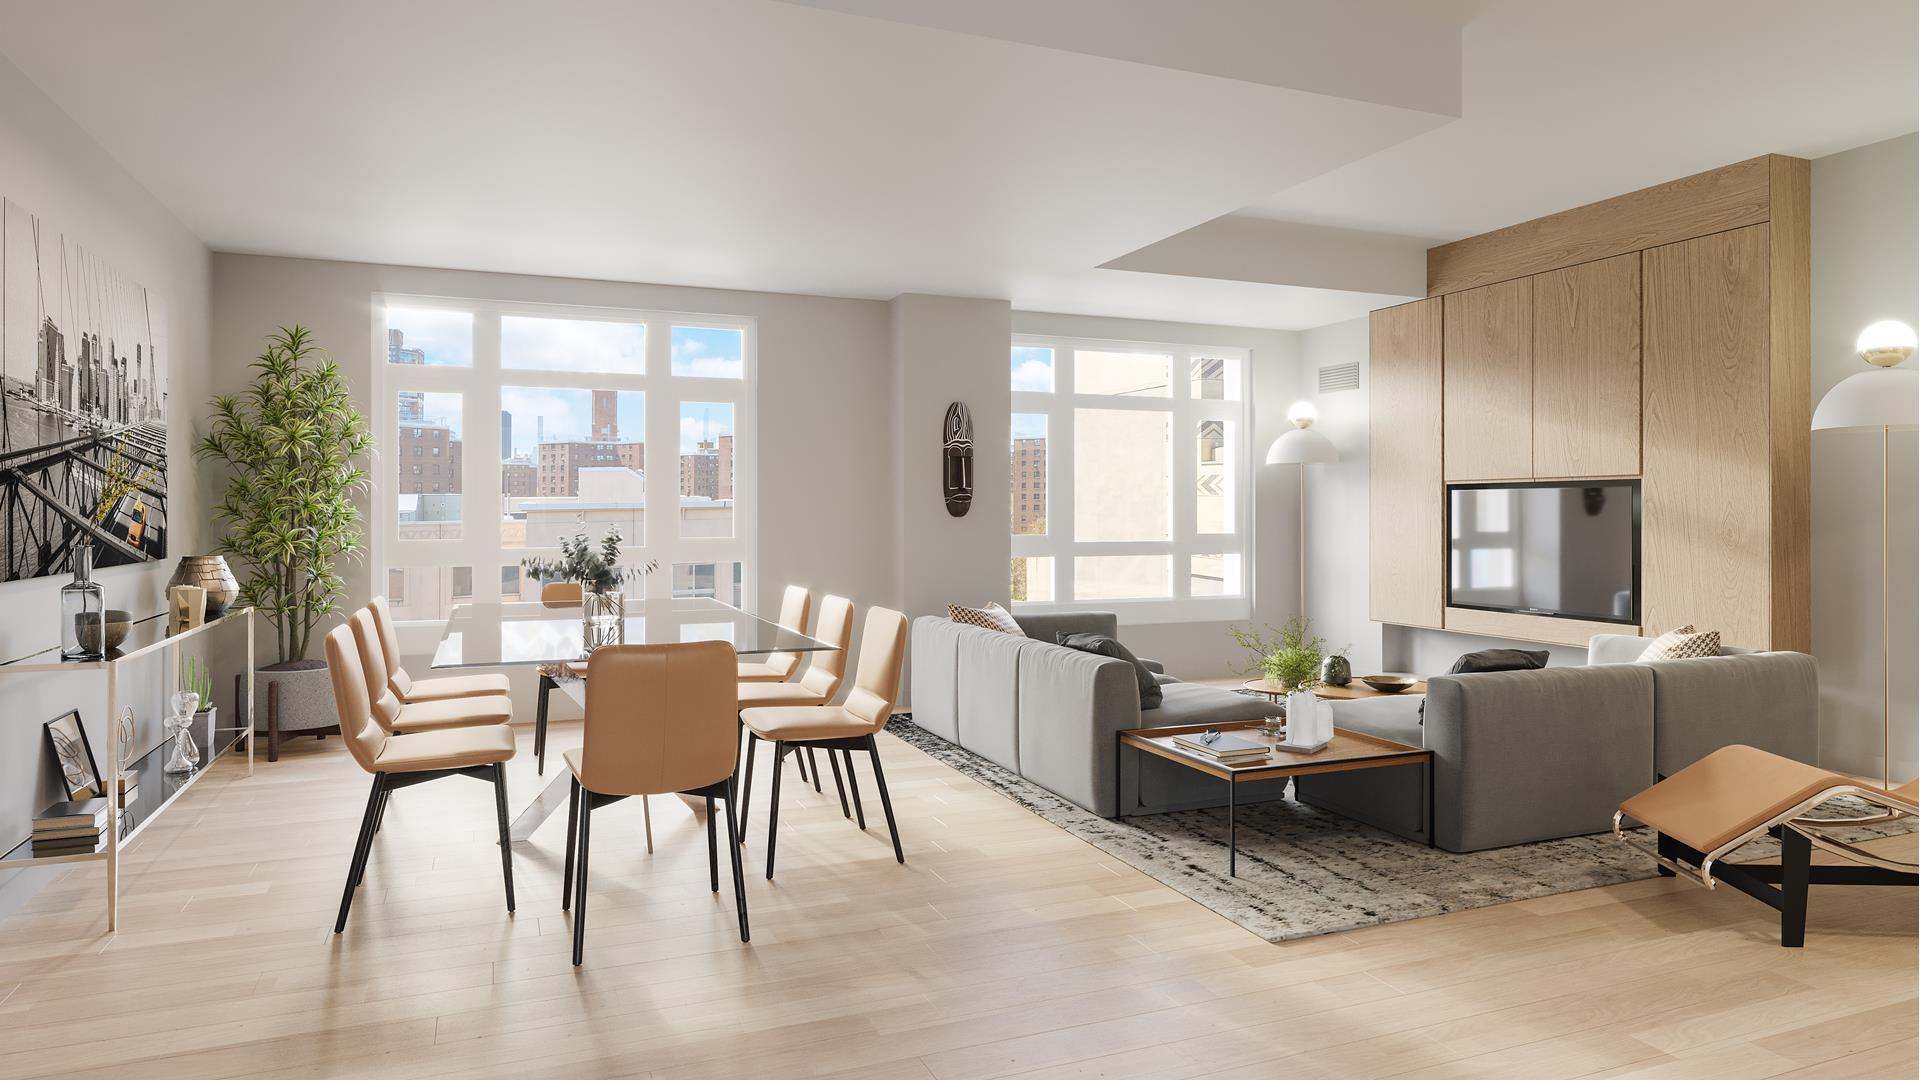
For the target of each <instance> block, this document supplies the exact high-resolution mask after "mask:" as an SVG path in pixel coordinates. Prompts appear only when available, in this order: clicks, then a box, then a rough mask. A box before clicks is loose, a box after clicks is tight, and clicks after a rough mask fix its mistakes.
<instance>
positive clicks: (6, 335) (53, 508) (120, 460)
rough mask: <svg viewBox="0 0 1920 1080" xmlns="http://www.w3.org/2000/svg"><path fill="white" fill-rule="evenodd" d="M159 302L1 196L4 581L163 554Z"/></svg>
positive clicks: (0, 569) (0, 554) (0, 535)
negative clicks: (88, 561)
mask: <svg viewBox="0 0 1920 1080" xmlns="http://www.w3.org/2000/svg"><path fill="white" fill-rule="evenodd" d="M167 351H168V350H167V331H166V320H165V306H164V305H163V304H162V303H160V301H159V299H158V298H157V297H155V296H154V295H153V294H152V293H150V292H149V291H148V290H146V289H144V288H142V287H141V286H140V285H139V284H137V283H135V282H133V281H131V280H129V279H127V278H126V277H125V276H124V275H122V274H121V273H120V272H119V271H118V270H117V269H116V268H115V267H113V266H112V265H111V264H109V263H108V262H106V261H105V260H104V259H102V258H101V257H100V256H99V255H97V254H95V253H94V252H93V251H91V250H90V249H88V248H86V247H83V246H82V245H81V244H80V243H79V242H77V241H76V240H75V239H74V238H73V237H72V236H69V235H66V234H63V233H62V232H61V231H60V230H59V229H58V228H56V227H55V226H54V225H52V224H50V223H49V222H48V221H46V220H45V219H43V218H40V217H38V216H36V215H35V214H33V213H32V212H31V211H29V210H28V209H27V208H25V207H23V206H21V205H20V204H18V203H15V202H13V201H11V200H0V581H17V580H20V579H23V578H35V577H44V576H46V575H49V574H64V573H68V572H70V571H71V570H72V568H73V561H72V559H73V551H74V548H75V547H76V546H77V545H78V544H79V543H80V542H81V541H83V540H85V541H90V542H91V543H92V545H93V550H94V562H95V565H96V566H102V567H105V566H121V565H125V564H127V563H138V562H148V561H151V560H155V559H161V558H164V557H165V556H166V553H167V366H166V365H167V359H168V357H167Z"/></svg>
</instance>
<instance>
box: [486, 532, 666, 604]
mask: <svg viewBox="0 0 1920 1080" xmlns="http://www.w3.org/2000/svg"><path fill="white" fill-rule="evenodd" d="M622 539H623V537H621V535H620V527H619V526H617V525H616V526H614V527H613V528H611V529H609V530H607V535H605V536H603V537H601V538H600V544H599V546H598V547H595V546H594V544H593V542H592V541H591V540H588V539H587V534H586V533H575V534H574V536H573V539H571V540H562V541H560V557H559V558H557V559H541V558H527V559H522V560H520V569H522V570H524V571H525V572H526V574H527V576H528V577H530V578H533V579H534V580H535V581H538V582H541V583H543V584H544V583H546V582H551V581H577V582H579V583H580V587H581V588H582V589H585V590H586V591H587V592H591V593H607V592H612V591H613V590H614V589H616V588H618V587H619V586H620V585H622V584H623V583H625V582H627V581H629V580H633V579H638V578H643V577H646V576H647V575H648V574H651V573H653V572H654V571H655V570H657V569H659V567H660V563H659V560H657V559H648V560H647V561H646V562H645V563H643V564H641V565H639V566H628V567H623V566H621V565H620V541H621V540H622Z"/></svg>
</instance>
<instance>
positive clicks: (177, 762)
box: [165, 713, 200, 776]
mask: <svg viewBox="0 0 1920 1080" xmlns="http://www.w3.org/2000/svg"><path fill="white" fill-rule="evenodd" d="M167 726H168V727H170V728H172V729H173V753H171V754H169V755H168V756H167V764H166V767H165V771H166V772H167V773H168V774H169V775H173V776H179V775H181V774H183V773H191V772H192V771H193V770H194V769H195V768H196V767H197V766H198V765H199V764H200V748H199V747H198V746H196V745H194V742H193V714H192V713H187V714H186V715H185V716H180V715H178V714H176V715H174V716H169V717H168V718H167Z"/></svg>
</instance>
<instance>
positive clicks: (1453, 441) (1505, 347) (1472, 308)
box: [1444, 278, 1533, 481]
mask: <svg viewBox="0 0 1920 1080" xmlns="http://www.w3.org/2000/svg"><path fill="white" fill-rule="evenodd" d="M1444 300H1445V302H1446V332H1445V338H1446V364H1445V366H1446V394H1445V397H1446V409H1445V417H1446V477H1447V479H1448V480H1449V481H1463V480H1513V479H1525V478H1527V477H1530V476H1532V475H1533V287H1532V284H1531V282H1530V281H1529V280H1528V279H1526V278H1520V279H1519V280H1516V281H1503V282H1501V283H1500V284H1498V285H1486V286H1483V287H1481V288H1478V289H1468V290H1466V291H1465V292H1457V293H1450V294H1448V295H1447V296H1446V297H1444Z"/></svg>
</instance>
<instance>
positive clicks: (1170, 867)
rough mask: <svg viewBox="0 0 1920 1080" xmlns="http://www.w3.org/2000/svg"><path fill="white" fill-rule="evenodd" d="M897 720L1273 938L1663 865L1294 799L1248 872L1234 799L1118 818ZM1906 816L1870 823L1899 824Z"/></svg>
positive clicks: (991, 780)
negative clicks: (1475, 838) (1231, 831)
mask: <svg viewBox="0 0 1920 1080" xmlns="http://www.w3.org/2000/svg"><path fill="white" fill-rule="evenodd" d="M887 731H888V732H890V733H891V734H893V735H895V736H898V737H899V738H900V740H901V741H903V742H905V743H907V744H909V745H911V746H913V747H915V748H916V749H919V750H921V751H923V752H924V753H926V754H927V755H928V756H930V757H932V758H934V759H936V760H938V761H940V762H942V763H943V764H946V765H948V766H950V767H952V768H953V769H955V770H957V771H959V772H961V773H964V774H966V775H967V776H969V777H971V778H973V779H974V780H976V781H978V782H979V783H981V784H984V785H986V786H987V787H989V788H992V789H993V790H995V791H997V792H999V793H1000V794H1002V795H1004V796H1006V797H1007V798H1009V799H1011V800H1013V801H1014V802H1016V803H1019V804H1020V805H1021V806H1024V807H1026V808H1027V809H1028V810H1030V811H1032V812H1033V813H1034V814H1036V815H1038V816H1039V817H1041V818H1043V819H1045V820H1046V821H1049V822H1051V823H1053V824H1054V825H1057V826H1059V827H1060V828H1062V829H1065V830H1066V831H1067V832H1070V833H1072V834H1073V835H1075V836H1077V837H1079V838H1080V839H1082V840H1085V841H1086V842H1087V843H1089V844H1092V845H1093V846H1094V847H1097V848H1099V849H1100V850H1102V851H1104V852H1106V853H1107V854H1109V855H1112V856H1114V857H1115V858H1118V859H1120V860H1121V861H1123V862H1125V863H1127V864H1128V865H1129V866H1132V867H1134V868H1135V869H1137V870H1139V871H1141V872H1142V873H1145V874H1147V875H1148V876H1150V877H1152V878H1154V879H1155V880H1157V881H1160V882H1162V883H1163V884H1165V885H1167V886H1169V887H1171V888H1172V889H1174V890H1175V891H1177V892H1179V893H1181V894H1182V895H1184V896H1186V897H1188V898H1189V899H1191V900H1194V901H1196V902H1198V903H1201V904H1204V905H1206V906H1207V907H1209V908H1211V909H1213V910H1214V911H1216V912H1218V913H1220V914H1221V915H1223V916H1225V917H1226V918H1228V919H1231V920H1233V921H1234V922H1236V923H1238V924H1239V925H1241V926H1243V927H1245V928H1246V929H1248V930H1250V931H1252V932H1253V933H1255V934H1258V935H1260V936H1261V937H1263V938H1265V939H1267V940H1268V941H1285V940H1289V939H1292V938H1303V937H1314V936H1316V935H1319V934H1333V933H1338V932H1340V931H1343V930H1353V929H1357V928H1359V927H1363V926H1375V925H1379V924H1381V923H1390V922H1400V921H1402V920H1406V919H1419V918H1425V917H1426V916H1428V915H1440V914H1444V913H1446V912H1449V911H1464V910H1467V909H1469V908H1477V907H1487V906H1489V905H1492V904H1504V903H1507V902H1509V901H1513V900H1526V899H1530V898H1532V897H1536V896H1551V895H1553V894H1555V893H1565V892H1574V891H1576V890H1579V889H1591V888H1595V887H1597V886H1600V885H1618V884H1621V883H1623V882H1628V881H1638V880H1641V879H1644V878H1650V877H1653V876H1654V867H1653V863H1652V861H1651V860H1650V859H1649V858H1648V857H1647V856H1645V855H1644V854H1642V853H1641V852H1640V851H1639V850H1638V849H1636V848H1634V847H1633V846H1631V845H1628V844H1625V843H1622V842H1620V841H1618V840H1615V839H1614V838H1613V837H1612V836H1611V835H1601V836H1581V837H1573V838H1571V839H1566V840H1547V841H1542V842H1540V843H1536V844H1522V845H1519V846H1517V847H1510V848H1499V849H1497V850H1493V851H1477V852H1472V853H1470V854H1466V855H1456V854H1453V853H1452V852H1449V851H1443V850H1441V849H1439V848H1430V847H1427V846H1425V845H1422V844H1416V843H1413V842H1412V841H1408V840H1403V839H1401V838H1400V837H1397V836H1394V835H1392V834H1391V833H1386V832H1382V831H1381V830H1379V829H1376V828H1373V827H1372V826H1370V825H1363V824H1360V823H1359V822H1356V821H1350V820H1348V819H1346V818H1343V817H1341V816H1339V815H1338V814H1334V813H1332V812H1330V811H1326V810H1321V809H1319V808H1317V807H1313V806H1308V805H1306V804H1303V803H1297V802H1294V801H1293V800H1291V799H1287V800H1283V801H1278V802H1268V803H1257V804H1255V805H1252V806H1243V807H1241V808H1240V810H1239V813H1238V814H1237V815H1236V817H1237V819H1238V824H1239V849H1240V866H1239V870H1240V873H1239V876H1238V877H1228V876H1227V848H1226V838H1227V815H1226V810H1225V809H1218V810H1187V811H1181V812H1177V813H1171V814H1151V815H1144V816H1140V817H1130V818H1121V819H1118V820H1114V821H1109V820H1107V819H1106V818H1102V817H1099V816H1097V815H1094V814H1091V813H1088V812H1087V811H1085V810H1082V809H1081V808H1079V807H1078V806H1075V805H1074V804H1072V803H1070V802H1068V801H1066V800H1065V799H1062V798H1061V797H1059V796H1058V795H1055V794H1053V793H1052V792H1050V791H1047V790H1046V789H1045V788H1042V787H1039V786H1038V785H1035V784H1033V783H1030V782H1028V781H1027V780H1025V779H1022V778H1021V777H1020V776H1018V775H1017V774H1015V773H1012V772H1009V771H1008V770H1007V769H1005V768H1002V767H1001V766H999V765H996V764H994V763H993V762H991V761H988V760H986V759H984V758H981V757H979V756H977V755H975V754H973V753H971V752H969V751H967V750H964V749H962V748H960V747H958V746H955V745H954V744H952V743H950V742H947V741H946V740H945V739H942V738H939V737H938V736H935V735H930V734H928V733H927V732H925V731H923V730H921V729H920V728H918V727H915V726H914V725H913V723H912V721H911V720H910V719H909V718H907V717H903V716H896V717H895V718H894V719H893V720H892V722H891V723H889V724H888V725H887ZM1910 827H1911V823H1910V822H1909V823H1905V826H1904V828H1910ZM1904 828H1903V826H1894V827H1892V828H1888V827H1885V826H1882V827H1881V828H1880V831H1878V832H1877V833H1876V832H1873V831H1871V830H1861V832H1862V835H1886V834H1887V833H1888V832H1894V831H1904ZM1642 839H1643V840H1645V839H1646V836H1645V834H1642ZM1778 851H1779V848H1778V846H1777V845H1776V844H1775V843H1774V842H1773V841H1772V840H1766V839H1762V840H1760V841H1756V842H1755V843H1753V844H1750V845H1748V846H1747V848H1745V849H1743V850H1742V851H1741V852H1740V860H1739V861H1742V862H1746V861H1764V860H1766V859H1768V858H1772V857H1774V856H1776V855H1777V854H1778Z"/></svg>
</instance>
